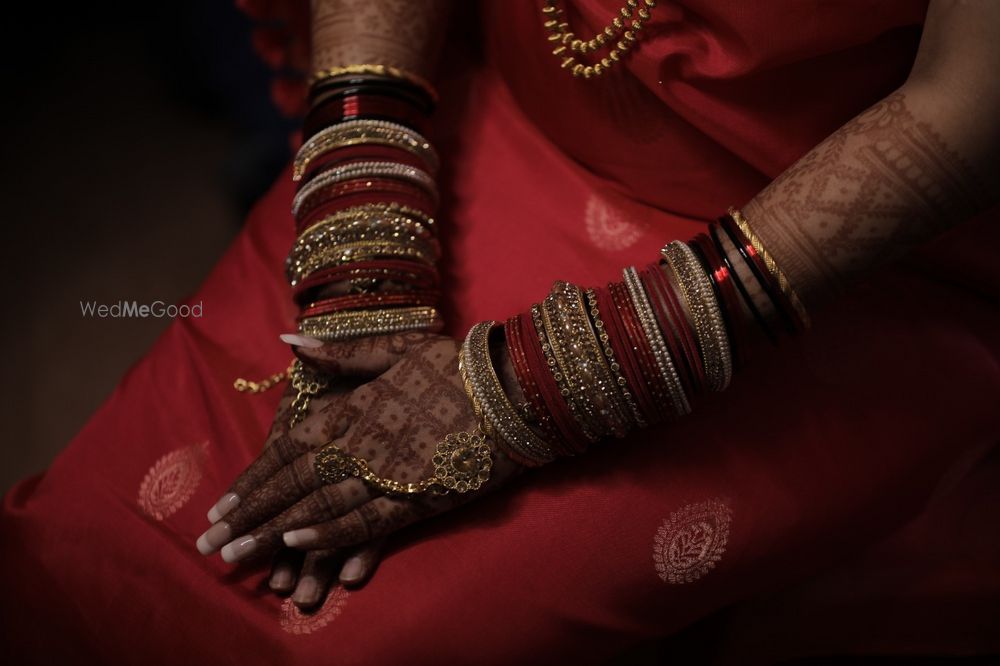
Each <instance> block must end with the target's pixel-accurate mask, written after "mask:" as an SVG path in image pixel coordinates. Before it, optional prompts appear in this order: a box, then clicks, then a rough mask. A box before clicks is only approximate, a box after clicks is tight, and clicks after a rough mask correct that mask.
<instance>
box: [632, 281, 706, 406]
mask: <svg viewBox="0 0 1000 666" xmlns="http://www.w3.org/2000/svg"><path fill="white" fill-rule="evenodd" d="M662 277H663V271H661V270H660V264H659V262H655V263H652V264H650V265H649V266H647V267H646V268H645V270H642V271H639V280H640V281H641V282H642V284H643V287H644V288H645V289H646V293H647V294H648V295H649V302H650V305H652V307H653V315H654V316H655V317H656V322H657V324H658V325H659V327H660V332H661V333H662V334H663V339H664V340H665V341H666V343H667V350H668V351H669V352H670V357H671V358H672V359H674V368H675V369H676V370H677V374H678V376H679V377H680V380H681V385H682V386H683V387H684V393H685V394H686V395H687V396H688V399H689V400H690V399H692V398H694V396H695V395H696V393H697V392H699V391H700V387H699V386H697V384H696V383H695V374H694V371H693V370H692V369H691V367H690V362H689V361H688V359H687V356H686V354H685V353H684V347H683V344H682V343H681V338H680V332H679V331H678V329H677V323H676V322H675V321H673V320H672V318H671V317H670V310H669V307H668V306H667V300H668V296H667V295H666V294H664V293H663V289H664V283H665V282H666V280H665V279H663V280H661V279H659V278H662Z"/></svg>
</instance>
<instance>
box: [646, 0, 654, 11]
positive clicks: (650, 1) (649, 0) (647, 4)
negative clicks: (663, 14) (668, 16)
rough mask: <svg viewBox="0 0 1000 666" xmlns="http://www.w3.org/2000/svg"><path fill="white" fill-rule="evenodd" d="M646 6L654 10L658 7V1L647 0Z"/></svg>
mask: <svg viewBox="0 0 1000 666" xmlns="http://www.w3.org/2000/svg"><path fill="white" fill-rule="evenodd" d="M646 6H647V7H649V8H650V9H652V8H653V7H655V6H656V0H646Z"/></svg>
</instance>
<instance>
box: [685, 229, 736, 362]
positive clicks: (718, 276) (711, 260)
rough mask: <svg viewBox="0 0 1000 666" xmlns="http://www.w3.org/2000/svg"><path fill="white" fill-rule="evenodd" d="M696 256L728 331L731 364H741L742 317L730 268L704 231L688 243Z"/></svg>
mask: <svg viewBox="0 0 1000 666" xmlns="http://www.w3.org/2000/svg"><path fill="white" fill-rule="evenodd" d="M689 245H690V246H691V249H692V250H693V251H694V253H695V256H696V257H698V259H699V260H700V261H701V262H702V265H703V267H704V269H705V272H706V273H708V277H709V280H710V281H711V283H712V289H713V290H714V291H715V300H716V301H717V302H718V303H719V311H720V313H721V314H722V323H723V325H724V326H725V329H726V332H727V333H728V335H729V348H730V351H731V353H732V356H733V367H734V368H740V367H743V349H744V348H743V344H744V342H743V340H744V321H743V317H742V316H741V312H740V311H739V301H738V298H739V297H738V296H737V294H736V287H734V286H733V281H732V278H731V277H730V274H729V269H728V268H726V267H725V265H723V263H722V259H721V257H719V254H718V252H716V251H715V246H714V245H712V240H711V239H710V238H709V237H708V236H707V235H706V234H698V235H697V236H695V237H694V240H693V241H691V243H689Z"/></svg>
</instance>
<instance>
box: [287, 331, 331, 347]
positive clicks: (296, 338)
mask: <svg viewBox="0 0 1000 666" xmlns="http://www.w3.org/2000/svg"><path fill="white" fill-rule="evenodd" d="M278 337H279V338H281V341H282V342H285V343H287V344H290V345H295V346H296V347H305V348H306V349H316V348H318V347H322V346H323V341H322V340H317V339H316V338H310V337H309V336H308V335H299V334H297V333H282V334H281V335H279V336H278Z"/></svg>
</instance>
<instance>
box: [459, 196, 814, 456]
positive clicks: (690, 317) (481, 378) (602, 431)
mask: <svg viewBox="0 0 1000 666" xmlns="http://www.w3.org/2000/svg"><path fill="white" fill-rule="evenodd" d="M723 237H727V238H728V239H729V242H730V243H731V244H732V245H733V246H734V247H735V248H736V251H737V252H738V254H739V257H740V259H739V260H742V261H743V262H744V263H745V264H746V269H748V270H747V271H744V274H748V273H749V274H751V275H752V276H753V279H754V280H755V281H757V282H758V283H759V286H760V289H761V290H762V291H763V293H764V294H766V295H767V297H768V298H769V299H770V301H771V303H772V305H773V306H774V309H775V310H776V312H777V316H778V318H779V319H780V320H781V321H782V322H783V323H784V324H785V327H786V328H787V330H788V332H796V331H799V330H802V329H804V328H806V327H807V326H808V325H809V319H808V315H807V314H806V311H805V309H804V308H803V307H802V304H801V302H800V301H799V299H798V297H797V296H796V294H795V292H794V290H793V289H792V287H791V285H789V283H788V280H787V279H786V278H785V275H784V274H783V273H782V272H781V270H780V268H778V266H777V264H776V263H775V262H774V260H773V258H772V257H771V256H770V255H769V254H768V253H767V251H766V249H765V248H764V247H763V245H762V244H761V242H760V240H759V239H758V238H757V236H756V235H755V234H754V233H753V231H752V229H751V228H750V225H749V223H748V222H747V221H746V219H745V218H744V217H743V216H742V214H741V213H740V212H739V211H737V210H735V209H730V211H729V215H727V216H726V217H724V218H722V219H720V220H719V221H718V222H717V223H715V224H713V225H712V226H711V228H710V229H709V233H708V234H701V235H699V236H698V237H696V238H695V239H694V240H692V241H691V242H689V243H683V242H681V241H674V242H671V243H668V244H667V245H666V246H665V247H664V248H663V249H662V250H661V252H660V259H659V261H656V262H653V263H651V264H649V265H648V266H646V267H645V268H643V269H637V268H635V267H630V268H626V269H625V271H624V272H623V276H622V277H623V279H622V280H621V281H620V282H613V283H609V284H608V285H606V286H605V287H601V288H592V289H583V288H580V287H578V286H576V285H573V284H570V283H567V282H561V281H560V282H556V283H555V285H554V286H553V288H552V291H551V292H550V293H549V295H548V296H547V297H546V298H545V300H544V301H542V302H541V303H537V304H535V305H533V306H532V307H531V308H530V309H529V310H528V311H527V312H524V313H521V314H518V315H515V316H513V317H511V318H509V319H508V320H507V321H505V322H504V323H503V324H502V325H499V324H497V322H493V321H486V322H481V323H479V324H476V325H475V326H473V327H472V329H471V330H470V331H469V334H468V336H467V337H466V339H465V342H464V344H463V346H462V351H461V355H460V366H461V368H462V372H463V379H464V381H465V385H466V391H467V392H468V394H469V397H470V400H471V401H472V403H473V405H474V406H475V408H476V411H477V413H479V414H480V416H481V417H482V419H483V421H484V428H485V430H486V431H487V433H488V434H490V435H492V436H493V437H494V438H495V439H496V440H497V442H498V444H499V445H500V446H501V448H502V449H503V451H504V452H505V453H506V454H507V455H508V456H510V457H511V458H512V459H514V460H515V461H517V462H519V463H521V464H523V465H528V466H537V465H541V464H544V463H546V462H549V461H551V460H554V459H555V458H557V457H560V456H568V455H575V454H577V453H581V452H583V451H585V450H586V449H587V448H588V447H589V446H590V445H591V444H594V443H596V442H598V441H600V440H603V439H606V438H609V437H622V436H624V435H625V434H626V433H627V432H629V431H630V430H632V429H634V428H636V427H642V426H645V425H647V424H652V423H657V422H661V421H664V420H667V419H672V418H676V417H679V416H683V415H685V414H689V413H690V412H691V409H692V404H693V403H694V402H695V401H696V400H697V399H698V398H699V397H700V396H701V395H703V394H705V393H707V392H717V391H722V390H724V389H725V388H726V387H727V386H728V385H729V383H730V380H731V377H732V372H733V368H734V366H738V365H739V364H741V363H742V362H743V360H744V359H745V355H746V351H747V350H746V339H747V334H748V326H749V325H750V324H751V322H752V321H753V320H757V322H758V324H760V325H762V326H764V327H765V329H764V332H765V333H766V334H768V335H769V336H772V335H774V331H772V330H771V329H769V328H767V322H766V321H765V320H764V319H763V317H761V316H760V314H759V310H758V309H757V306H756V304H755V303H754V302H753V300H752V299H751V297H750V295H749V294H750V291H749V290H748V289H747V286H748V285H745V284H743V282H742V280H741V278H740V276H739V274H738V273H737V271H736V270H735V267H734V266H733V265H732V263H731V260H730V259H729V257H728V256H727V253H726V249H725V247H724V245H723V242H722V238H723ZM739 260H738V261H739ZM498 335H503V338H504V343H505V345H506V351H507V356H508V358H509V360H510V363H511V365H512V366H513V369H514V374H515V376H516V378H517V383H518V386H519V388H520V391H521V394H522V395H523V397H524V401H523V403H522V404H520V405H514V404H513V403H512V402H511V401H510V399H509V398H508V396H507V395H506V393H505V392H504V390H503V387H502V385H501V383H500V380H499V377H498V375H497V372H496V369H495V368H494V365H493V359H492V357H491V353H490V348H491V340H492V339H493V336H498Z"/></svg>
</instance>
